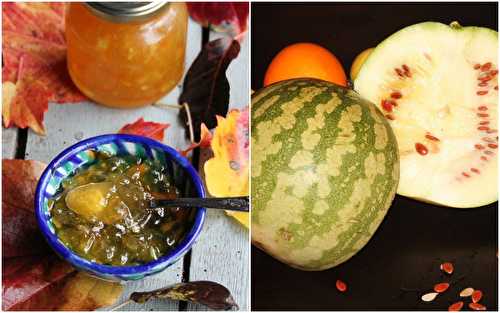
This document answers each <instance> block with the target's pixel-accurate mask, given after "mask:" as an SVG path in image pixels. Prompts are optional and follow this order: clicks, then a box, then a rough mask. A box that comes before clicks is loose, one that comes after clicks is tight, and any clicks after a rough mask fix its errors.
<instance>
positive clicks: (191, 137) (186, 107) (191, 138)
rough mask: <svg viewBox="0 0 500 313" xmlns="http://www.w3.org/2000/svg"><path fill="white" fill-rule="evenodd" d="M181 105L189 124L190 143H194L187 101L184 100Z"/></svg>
mask: <svg viewBox="0 0 500 313" xmlns="http://www.w3.org/2000/svg"><path fill="white" fill-rule="evenodd" d="M182 105H183V106H184V108H185V109H186V115H187V118H188V122H187V124H188V126H189V140H190V141H191V143H195V142H194V131H193V120H192V119H191V111H190V110H189V104H188V103H187V102H184V103H183V104H182Z"/></svg>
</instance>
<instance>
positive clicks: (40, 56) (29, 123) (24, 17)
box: [2, 2, 85, 134]
mask: <svg viewBox="0 0 500 313" xmlns="http://www.w3.org/2000/svg"><path fill="white" fill-rule="evenodd" d="M64 8H65V4H64V3H60V2H58V3H42V2H40V3H20V2H18V3H14V2H5V3H2V36H3V41H2V57H3V68H2V91H3V93H4V95H3V97H2V116H3V123H4V126H5V127H10V126H17V127H20V128H26V127H30V128H31V129H32V130H33V131H35V132H37V133H39V134H45V128H44V125H43V117H44V114H45V112H46V111H47V110H48V102H49V101H50V102H58V103H67V102H79V101H83V100H85V97H84V96H83V95H82V94H81V93H80V92H79V91H78V89H77V88H76V87H75V86H74V84H73V83H72V82H71V79H70V77H69V74H68V71H67V69H66V43H65V39H64Z"/></svg>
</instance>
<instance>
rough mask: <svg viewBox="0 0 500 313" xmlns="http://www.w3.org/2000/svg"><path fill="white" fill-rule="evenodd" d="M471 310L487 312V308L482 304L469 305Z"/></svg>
mask: <svg viewBox="0 0 500 313" xmlns="http://www.w3.org/2000/svg"><path fill="white" fill-rule="evenodd" d="M469 308H471V309H472V310H474V311H485V310H486V307H485V306H484V305H482V304H479V303H474V302H472V303H469Z"/></svg>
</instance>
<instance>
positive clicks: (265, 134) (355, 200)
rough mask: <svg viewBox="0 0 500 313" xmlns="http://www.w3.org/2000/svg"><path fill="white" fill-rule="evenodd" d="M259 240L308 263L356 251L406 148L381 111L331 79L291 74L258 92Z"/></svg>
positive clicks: (329, 261) (384, 206) (322, 263)
mask: <svg viewBox="0 0 500 313" xmlns="http://www.w3.org/2000/svg"><path fill="white" fill-rule="evenodd" d="M251 138H252V149H251V151H252V152H251V153H252V160H251V162H252V173H251V175H252V184H251V193H252V241H253V243H254V244H255V245H256V246H258V247H259V248H261V249H262V250H264V251H266V252H267V253H269V254H270V255H272V256H274V257H275V258H277V259H278V260H280V261H282V262H284V263H286V264H288V265H290V266H292V267H295V268H298V269H302V270H311V271H316V270H324V269H328V268H331V267H334V266H336V265H338V264H340V263H342V262H344V261H346V260H348V259H349V258H350V257H351V256H353V255H354V254H355V253H356V252H357V251H359V250H360V249H361V248H362V247H363V246H364V245H365V244H366V243H367V242H368V240H369V239H370V238H371V237H372V235H373V234H374V232H375V230H376V229H377V227H378V226H379V224H380V223H381V221H382V219H383V218H384V216H385V214H386V212H387V210H388V208H389V206H390V205H391V202H392V200H393V199H394V195H395V193H396V189H397V185H398V181H399V155H398V147H397V144H396V139H395V137H394V134H393V132H392V130H391V128H390V127H389V125H388V123H387V122H386V120H385V118H384V116H383V115H382V114H381V113H380V112H379V111H378V109H376V108H375V106H374V105H372V104H371V103H369V102H367V101H365V100H363V99H361V98H360V97H359V96H358V94H356V93H355V92H354V91H352V90H348V89H345V88H342V87H339V86H336V85H334V84H331V83H328V82H324V81H320V80H313V79H293V80H288V81H284V82H280V83H276V84H273V85H270V86H268V87H266V88H264V89H262V90H260V91H258V92H256V93H254V95H253V96H252V134H251Z"/></svg>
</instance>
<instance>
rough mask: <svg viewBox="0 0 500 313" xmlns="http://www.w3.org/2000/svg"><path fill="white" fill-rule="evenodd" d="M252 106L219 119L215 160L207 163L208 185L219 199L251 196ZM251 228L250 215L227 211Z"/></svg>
mask: <svg viewBox="0 0 500 313" xmlns="http://www.w3.org/2000/svg"><path fill="white" fill-rule="evenodd" d="M248 133H249V130H248V107H247V108H245V109H244V110H243V111H241V112H240V111H238V110H232V111H231V112H229V113H228V114H227V116H226V118H223V117H220V116H217V127H216V128H215V131H214V136H213V139H212V144H211V147H212V151H213V153H214V157H213V158H211V159H210V160H208V161H207V162H205V165H204V170H205V182H206V185H207V189H208V192H209V193H210V194H211V195H212V196H215V197H229V196H246V195H248V193H249V191H248V179H249V170H248V148H249V139H248ZM227 214H228V215H231V216H233V217H234V218H236V219H237V220H238V221H239V222H240V223H242V224H243V225H245V226H246V227H248V224H249V214H248V213H245V212H233V211H227Z"/></svg>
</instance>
